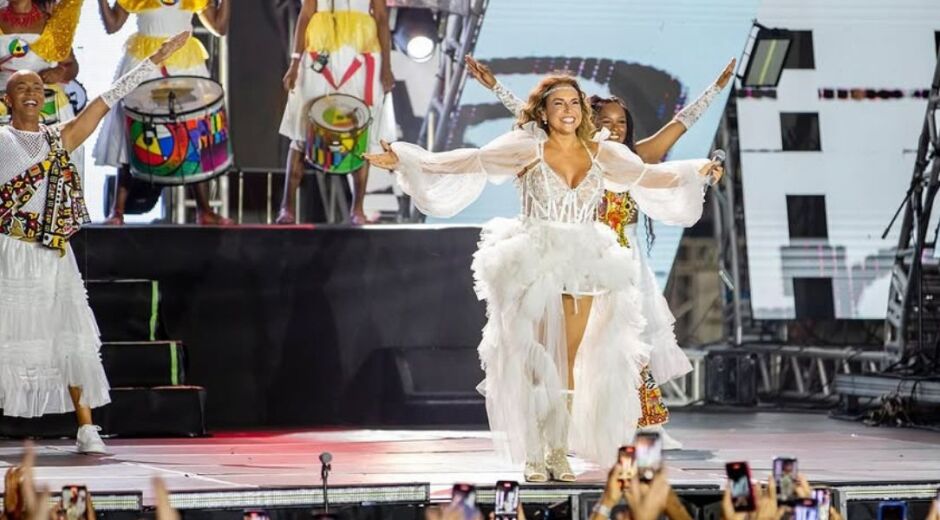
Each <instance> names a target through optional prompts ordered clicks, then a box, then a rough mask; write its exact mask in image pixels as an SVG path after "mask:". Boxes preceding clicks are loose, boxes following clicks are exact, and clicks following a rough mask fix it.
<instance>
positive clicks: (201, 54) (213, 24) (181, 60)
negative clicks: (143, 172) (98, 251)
mask: <svg viewBox="0 0 940 520" xmlns="http://www.w3.org/2000/svg"><path fill="white" fill-rule="evenodd" d="M109 1H110V0H98V8H99V10H100V11H101V19H102V21H103V22H104V27H105V30H106V31H108V34H113V33H115V32H117V31H119V30H121V28H122V27H123V26H124V24H125V23H127V19H128V18H129V17H130V15H131V14H134V15H135V16H136V18H137V32H135V33H134V34H132V35H131V37H130V38H128V40H127V43H125V45H124V49H125V53H124V57H123V58H122V59H121V63H120V65H118V69H117V73H116V74H115V77H121V76H122V75H123V74H124V73H126V72H127V71H129V70H131V69H132V68H134V67H135V66H137V64H139V63H140V62H141V61H142V60H144V59H146V58H147V56H150V54H152V53H153V52H154V51H155V50H156V49H158V48H160V45H162V44H163V42H165V41H166V40H167V39H168V38H170V37H171V36H173V35H176V34H179V33H181V32H184V31H186V32H192V30H193V15H198V16H199V19H200V20H201V21H202V24H203V25H204V26H205V27H206V28H207V29H209V30H210V31H211V32H212V33H213V34H215V35H216V36H219V37H221V36H224V35H225V34H226V33H227V32H228V25H229V19H230V17H231V0H219V2H218V3H216V1H215V0H117V1H116V2H115V3H114V4H110V3H109ZM208 58H209V53H208V52H207V51H206V49H205V47H203V45H202V43H201V42H200V41H199V40H198V39H196V38H195V37H190V39H189V40H188V41H187V42H186V44H185V45H184V46H183V48H181V49H180V50H179V51H177V52H176V53H175V54H174V55H173V56H171V57H170V59H168V60H167V61H166V63H164V64H163V66H162V67H160V68H159V69H157V70H154V71H153V73H152V75H151V77H149V78H147V79H155V78H160V77H167V76H198V77H202V78H208V77H209V76H210V75H209V69H208V68H206V60H207V59H208ZM92 155H94V157H95V164H97V165H98V166H114V167H115V168H118V179H117V190H116V193H115V197H114V205H113V206H112V208H111V215H109V217H108V220H107V221H106V223H108V224H115V225H120V224H123V223H124V204H125V203H126V202H127V195H128V190H129V185H130V183H131V182H133V178H132V177H131V175H130V169H129V167H128V165H127V162H128V158H127V135H126V130H125V122H124V113H123V111H122V110H113V111H111V113H109V114H108V117H107V118H106V119H105V121H104V123H103V124H102V125H101V133H99V134H98V141H97V142H96V143H95V149H94V151H93V152H92ZM194 191H195V197H196V221H197V223H199V224H206V225H217V224H222V225H227V224H231V223H232V221H231V220H229V219H227V218H223V217H222V216H220V215H219V214H217V213H216V212H215V211H214V210H213V209H212V207H211V206H210V205H209V191H208V186H207V185H206V183H204V182H201V183H198V184H196V185H195V186H194Z"/></svg>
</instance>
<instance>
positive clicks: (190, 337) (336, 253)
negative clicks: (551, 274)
mask: <svg viewBox="0 0 940 520" xmlns="http://www.w3.org/2000/svg"><path fill="white" fill-rule="evenodd" d="M478 235H479V229H477V228H472V227H467V228H442V229H409V228H405V229H403V228H391V229H388V228H386V229H374V228H370V229H355V228H345V227H337V228H331V227H321V228H316V229H314V228H312V227H289V228H278V227H255V228H246V227H243V228H200V227H172V226H166V227H134V226H127V227H124V228H102V227H95V226H92V227H89V228H86V229H84V230H83V231H82V232H81V233H79V234H78V235H77V236H76V237H75V239H74V240H73V243H72V244H73V248H74V250H75V253H76V257H77V258H78V263H79V268H80V269H81V270H82V272H83V274H84V275H85V277H86V278H88V279H94V280H115V279H145V280H155V281H158V282H159V293H160V321H161V326H160V329H161V330H162V332H163V334H164V336H163V337H165V338H171V339H174V340H180V341H182V342H183V343H185V344H186V346H187V357H188V372H187V382H188V383H189V384H195V385H200V386H204V387H206V389H207V392H208V394H209V396H210V398H209V400H208V407H207V410H208V426H209V428H210V429H211V428H229V427H272V426H316V425H331V424H380V423H402V422H405V421H404V420H403V419H402V417H407V419H408V420H411V419H413V418H415V417H414V416H415V415H417V416H419V417H417V419H420V418H421V417H420V416H421V414H415V413H409V412H407V409H408V408H407V406H406V404H407V403H406V402H405V401H408V399H406V396H404V395H403V394H405V393H406V392H405V390H404V389H401V388H400V387H399V389H400V392H399V394H400V395H399V397H397V398H398V399H400V400H401V402H400V403H398V404H397V405H400V407H402V408H403V409H405V412H403V413H408V415H406V416H393V417H389V412H388V411H387V409H386V407H385V406H383V405H386V404H387V405H389V407H388V409H395V407H396V403H390V402H389V400H390V399H393V398H395V397H394V396H393V395H392V394H394V392H389V391H388V389H389V388H393V387H394V386H395V385H400V381H401V377H399V374H398V367H397V366H396V364H395V363H394V359H395V356H394V355H391V352H392V351H393V350H394V349H398V350H400V349H411V348H424V349H428V348H432V349H450V348H459V349H468V348H475V347H476V344H477V342H478V341H479V338H480V329H481V328H482V326H483V322H484V309H483V305H482V304H481V303H480V302H479V301H478V300H477V298H476V296H475V295H474V293H473V287H472V277H471V274H470V261H471V255H472V253H473V252H474V250H475V249H476V243H477V240H478V238H479V237H478ZM99 319H104V318H99ZM135 339H138V340H139V339H142V338H139V337H138V338H135ZM463 352H464V353H463V354H462V355H460V356H458V357H459V358H460V359H462V360H465V361H461V363H460V364H456V363H451V364H449V365H448V366H446V367H445V368H446V370H449V371H461V377H459V378H456V377H455V378H454V379H458V380H460V381H462V382H464V383H463V386H461V387H460V389H459V390H460V391H459V392H457V395H456V397H455V396H454V393H453V392H450V393H449V394H448V396H447V397H448V398H449V399H456V400H457V402H458V403H461V406H463V405H467V399H469V400H470V403H469V405H467V406H464V408H461V407H460V406H457V407H454V408H452V411H456V413H454V414H451V413H449V412H443V413H440V414H438V416H437V417H435V416H434V414H430V415H428V416H427V417H428V420H429V421H431V422H435V423H438V424H440V423H441V422H447V423H451V424H466V423H475V424H482V419H483V413H482V410H483V408H482V401H480V400H479V399H480V398H479V396H478V395H476V394H475V392H474V389H473V385H471V384H469V382H471V381H476V379H477V376H479V377H482V372H480V368H479V362H478V361H476V360H475V358H474V356H467V355H466V352H467V351H466V350H464V351H463ZM376 359H378V360H379V362H378V365H377V364H376ZM441 359H447V356H446V355H445V356H443V357H442V358H441ZM471 361H472V362H471ZM474 384H475V383H474ZM474 400H475V401H474ZM410 401H411V404H412V405H413V404H415V403H414V400H410ZM418 404H419V405H420V404H421V403H418ZM461 410H463V411H461ZM465 412H466V413H465Z"/></svg>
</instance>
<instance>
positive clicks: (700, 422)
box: [0, 410, 940, 518]
mask: <svg viewBox="0 0 940 520" xmlns="http://www.w3.org/2000/svg"><path fill="white" fill-rule="evenodd" d="M670 431H671V433H672V434H673V435H675V436H676V437H677V438H679V439H681V440H682V441H683V442H684V443H685V449H684V450H681V451H674V452H668V467H669V477H670V480H671V481H672V482H673V483H674V485H675V486H676V487H677V489H680V490H698V491H699V492H702V491H707V492H709V493H711V494H712V495H715V494H716V493H717V488H718V486H721V485H723V484H724V480H725V477H724V463H725V462H727V461H732V460H748V461H751V464H752V468H753V470H754V475H755V477H757V478H765V477H766V475H767V473H768V471H769V469H770V463H771V459H772V458H773V457H774V456H775V455H781V454H785V455H793V456H796V457H797V458H798V459H799V462H800V470H801V472H803V473H804V474H806V475H807V476H808V477H809V478H811V479H812V481H813V482H814V483H828V484H831V485H833V486H834V487H839V488H845V489H850V488H851V489H864V488H866V487H868V486H874V487H875V488H878V489H882V488H884V487H885V486H886V485H887V484H891V485H892V486H891V487H892V488H893V489H895V490H896V491H897V490H900V489H902V488H903V489H907V490H908V491H910V490H911V489H914V490H915V491H913V492H915V494H916V492H917V491H916V490H917V489H921V490H932V489H934V488H936V486H937V484H938V483H940V433H937V432H930V431H923V430H905V429H894V428H870V427H866V426H864V425H862V424H860V423H852V422H845V421H839V420H835V419H830V418H828V417H827V416H826V415H825V414H809V413H776V412H773V413H772V412H759V413H751V412H744V411H741V412H710V411H707V410H680V411H677V412H676V413H675V414H674V417H673V421H672V424H671V426H670ZM36 447H37V452H38V455H39V457H38V469H37V471H36V476H37V478H38V480H39V482H41V483H42V484H45V485H48V486H49V487H50V488H52V489H58V487H60V486H62V485H64V484H73V483H76V482H82V483H86V484H87V485H88V487H89V488H90V489H91V491H92V492H93V493H101V492H143V503H144V504H145V505H149V504H151V503H152V500H153V497H152V495H151V492H150V485H149V482H150V478H151V477H152V476H154V475H160V476H162V477H163V478H164V479H166V481H167V483H168V485H169V488H170V490H171V491H172V492H174V499H176V497H177V496H181V497H183V495H184V494H185V493H187V492H197V491H209V490H214V491H220V492H228V493H227V494H223V495H217V497H224V496H236V495H237V496H241V497H242V498H241V499H242V500H243V502H242V504H243V505H246V506H247V505H249V504H250V502H251V499H250V498H246V496H245V495H243V494H238V493H236V492H259V493H260V492H261V491H265V490H267V491H270V490H271V488H279V487H289V488H313V487H315V486H318V485H319V483H320V478H319V475H320V463H319V461H318V456H319V454H320V453H321V452H330V453H332V455H333V464H332V466H333V471H332V474H331V477H330V485H331V486H337V488H338V489H337V491H336V492H335V496H337V497H338V496H341V492H340V489H341V488H343V487H349V486H352V487H356V486H374V485H383V486H386V488H385V490H384V491H383V490H382V489H381V488H379V489H378V491H377V492H378V493H380V495H376V496H373V497H372V498H370V499H369V500H370V501H371V502H372V503H382V502H383V499H382V496H381V493H397V494H399V495H400V494H401V493H402V492H403V490H408V489H412V490H420V489H422V488H424V487H425V486H426V488H427V489H428V490H429V498H430V501H438V500H445V499H447V498H448V497H449V492H450V486H451V485H452V484H453V483H454V482H470V483H474V484H477V485H479V486H487V485H490V486H491V485H493V484H494V483H495V482H496V481H497V480H499V479H515V480H520V481H521V480H522V474H521V472H520V471H519V470H516V469H514V468H513V467H512V466H511V465H508V464H506V463H504V462H502V461H500V460H497V457H496V454H495V453H494V452H493V450H492V444H491V441H490V439H489V434H488V432H486V431H485V430H472V431H455V430H447V431H444V430H363V429H323V430H304V431H300V430H296V431H265V432H247V431H246V432H229V433H220V434H217V435H214V436H212V437H209V438H200V439H112V440H110V441H109V442H108V447H109V449H110V451H111V453H112V454H111V455H109V456H105V457H91V456H80V455H76V454H74V447H73V445H72V442H71V441H68V440H61V441H59V440H56V441H39V442H38V443H37V445H36ZM21 452H22V451H21V443H20V442H19V441H3V442H2V443H0V453H2V458H0V460H2V465H3V466H7V465H9V464H13V463H15V462H17V461H18V460H19V457H20V454H21ZM573 466H574V469H575V471H576V472H577V473H578V474H579V482H578V483H577V484H576V485H556V484H552V483H549V484H545V485H538V486H528V487H526V490H527V491H526V492H527V493H530V495H531V496H533V497H534V496H535V495H536V494H538V493H539V490H540V489H541V490H542V491H543V492H544V491H547V490H549V489H553V492H554V493H555V494H556V495H558V496H563V495H565V494H577V493H580V492H583V491H585V490H596V489H597V488H599V486H600V484H601V482H602V480H603V477H604V473H603V472H602V470H601V469H600V468H597V467H595V466H592V465H590V464H588V463H586V462H583V461H581V460H579V459H575V460H574V464H573ZM419 494H420V493H419ZM869 494H870V493H869ZM194 496H198V495H190V496H189V497H190V500H192V497H194ZM258 496H259V497H261V496H262V495H260V494H259V495H258ZM313 496H314V498H315V497H316V493H314V495H313ZM524 496H525V495H524ZM184 498H185V497H184ZM399 498H400V496H399ZM849 499H851V498H849ZM263 500H264V499H262V501H263ZM334 500H338V501H340V502H342V500H341V499H338V498H334ZM183 503H185V501H184V502H183ZM183 503H181V505H182V504H183ZM253 505H259V504H253ZM915 518H916V517H915Z"/></svg>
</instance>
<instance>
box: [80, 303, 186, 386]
mask: <svg viewBox="0 0 940 520" xmlns="http://www.w3.org/2000/svg"><path fill="white" fill-rule="evenodd" d="M96 315H98V314H97V313H96ZM99 316H100V315H99ZM107 319H108V318H107V317H105V316H102V317H101V318H99V320H98V321H105V320H107ZM101 362H102V364H103V365H104V371H105V373H106V374H107V375H108V382H109V383H110V384H111V386H112V387H128V386H133V387H148V388H149V387H154V386H174V385H185V384H186V349H185V348H184V346H183V343H182V342H179V341H139V342H137V341H129V342H117V343H105V344H103V345H102V346H101Z"/></svg>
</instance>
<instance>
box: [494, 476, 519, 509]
mask: <svg viewBox="0 0 940 520" xmlns="http://www.w3.org/2000/svg"><path fill="white" fill-rule="evenodd" d="M518 508H519V483H518V482H514V481H511V480H500V481H499V482H497V483H496V497H495V503H494V507H493V513H494V514H495V515H496V518H516V513H517V509H518Z"/></svg>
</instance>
